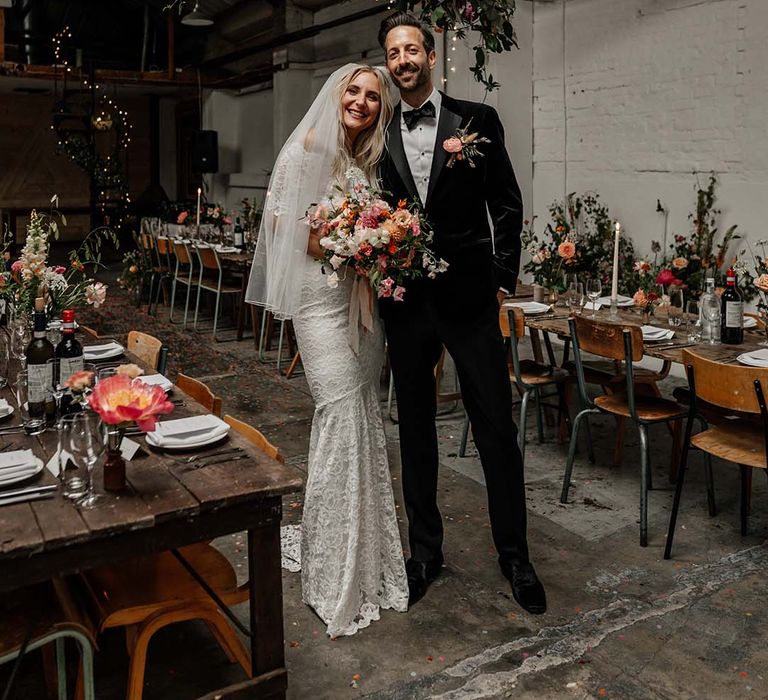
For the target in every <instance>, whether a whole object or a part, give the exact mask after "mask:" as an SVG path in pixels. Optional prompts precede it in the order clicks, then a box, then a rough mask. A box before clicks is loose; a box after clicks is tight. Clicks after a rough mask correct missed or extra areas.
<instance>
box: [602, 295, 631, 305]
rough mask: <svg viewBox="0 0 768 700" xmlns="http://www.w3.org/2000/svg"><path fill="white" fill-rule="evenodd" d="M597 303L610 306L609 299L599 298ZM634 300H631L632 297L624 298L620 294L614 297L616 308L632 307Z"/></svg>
mask: <svg viewBox="0 0 768 700" xmlns="http://www.w3.org/2000/svg"><path fill="white" fill-rule="evenodd" d="M597 302H598V303H599V304H602V305H603V306H610V305H611V297H600V298H599V299H598V300H597ZM634 305H635V300H634V299H632V297H625V296H623V295H621V294H619V295H618V296H617V297H616V306H634Z"/></svg>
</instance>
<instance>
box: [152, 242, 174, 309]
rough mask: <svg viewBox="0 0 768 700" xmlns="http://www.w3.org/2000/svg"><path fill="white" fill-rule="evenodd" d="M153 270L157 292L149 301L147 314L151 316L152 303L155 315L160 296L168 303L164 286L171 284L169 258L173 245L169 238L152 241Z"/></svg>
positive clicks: (167, 295)
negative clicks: (156, 278) (155, 275)
mask: <svg viewBox="0 0 768 700" xmlns="http://www.w3.org/2000/svg"><path fill="white" fill-rule="evenodd" d="M153 253H154V262H155V270H156V272H157V276H158V283H157V290H156V291H155V294H154V297H153V298H150V300H149V307H148V309H147V313H149V314H150V315H151V314H152V303H153V302H154V305H155V314H157V305H158V303H160V294H161V293H162V295H163V303H164V304H167V303H168V297H169V293H168V291H169V290H168V289H166V286H169V285H172V284H173V266H172V263H171V258H172V257H173V245H172V243H171V241H170V239H169V238H165V237H162V236H158V237H157V238H156V239H154V246H153Z"/></svg>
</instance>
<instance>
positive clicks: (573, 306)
mask: <svg viewBox="0 0 768 700" xmlns="http://www.w3.org/2000/svg"><path fill="white" fill-rule="evenodd" d="M565 302H566V304H568V310H569V311H570V312H571V314H572V315H575V316H578V315H580V314H581V312H582V310H583V308H584V285H583V284H582V283H581V282H571V283H570V284H569V285H568V290H567V292H566V298H565Z"/></svg>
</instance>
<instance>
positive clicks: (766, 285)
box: [754, 274, 768, 292]
mask: <svg viewBox="0 0 768 700" xmlns="http://www.w3.org/2000/svg"><path fill="white" fill-rule="evenodd" d="M754 284H755V287H757V288H758V289H759V290H760V291H761V292H768V275H766V274H762V275H760V277H758V278H757V279H756V280H755V282H754Z"/></svg>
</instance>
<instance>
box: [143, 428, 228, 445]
mask: <svg viewBox="0 0 768 700" xmlns="http://www.w3.org/2000/svg"><path fill="white" fill-rule="evenodd" d="M228 432H229V425H227V424H226V423H223V425H220V426H218V427H216V428H212V429H211V430H206V431H200V432H196V433H184V434H183V435H170V436H168V437H165V436H162V435H158V434H157V433H156V432H154V433H148V434H147V442H149V443H150V444H151V445H155V446H156V447H185V446H186V445H189V444H192V445H196V444H197V443H199V442H203V441H210V442H213V441H214V440H216V439H217V438H221V437H224V436H225V435H226V434H227V433H228Z"/></svg>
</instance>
